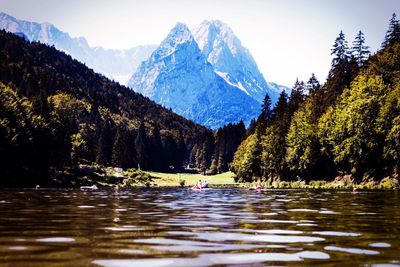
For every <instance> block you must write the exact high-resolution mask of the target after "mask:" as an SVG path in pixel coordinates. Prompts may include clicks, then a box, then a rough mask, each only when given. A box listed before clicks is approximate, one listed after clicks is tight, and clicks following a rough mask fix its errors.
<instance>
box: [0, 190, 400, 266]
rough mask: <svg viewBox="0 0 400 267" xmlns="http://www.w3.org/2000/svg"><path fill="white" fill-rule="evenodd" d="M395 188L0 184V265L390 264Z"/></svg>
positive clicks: (398, 246) (396, 219)
mask: <svg viewBox="0 0 400 267" xmlns="http://www.w3.org/2000/svg"><path fill="white" fill-rule="evenodd" d="M399 208H400V204H399V194H398V192H393V191H390V192H359V193H357V194H353V193H350V192H344V191H343V192H341V191H312V190H268V191H265V192H254V191H248V190H244V189H212V190H208V191H202V192H198V191H192V190H190V189H184V188H170V189H167V188H159V189H133V190H118V191H117V190H106V189H104V190H103V189H102V190H93V191H83V190H76V189H75V190H72V189H47V190H46V189H40V190H32V189H23V190H21V189H20V190H17V189H1V190H0V214H1V216H0V266H64V265H65V266H233V265H240V266H260V265H274V266H280V265H285V266H286V265H289V266H299V265H303V266H308V265H311V264H319V265H323V266H338V265H339V266H343V265H361V266H400V253H399V250H400V240H399V237H400V209H399Z"/></svg>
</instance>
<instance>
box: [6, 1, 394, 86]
mask: <svg viewBox="0 0 400 267" xmlns="http://www.w3.org/2000/svg"><path fill="white" fill-rule="evenodd" d="M0 11H1V12H5V13H8V14H9V15H12V16H14V17H16V18H18V19H23V20H29V21H35V22H40V23H41V22H50V23H52V24H54V25H55V26H56V27H57V28H59V29H60V30H62V31H65V32H68V33H69V34H70V35H71V36H73V37H78V36H83V37H85V38H86V39H87V41H88V43H89V45H91V46H102V47H104V48H130V47H134V46H137V45H143V44H159V43H161V41H162V40H163V39H164V38H165V37H166V36H167V35H168V33H169V31H170V30H171V29H172V28H173V27H174V25H175V24H176V23H177V22H183V23H185V24H186V25H187V26H188V27H189V28H190V29H193V28H195V27H197V26H198V25H199V24H200V23H201V22H202V21H203V20H206V19H207V20H209V19H219V20H221V21H223V22H225V23H227V24H228V25H229V26H230V27H231V28H232V30H233V32H234V33H235V34H236V36H237V37H238V38H239V39H240V40H241V42H242V45H244V46H245V47H247V48H248V49H249V50H250V52H251V54H252V55H253V57H254V59H255V60H256V62H257V65H258V67H259V69H260V71H261V72H262V73H263V75H264V77H265V79H266V80H267V81H270V82H275V83H278V84H281V85H286V86H289V87H291V86H292V85H293V84H294V82H295V80H296V79H297V78H298V79H299V80H304V81H307V80H308V79H309V77H310V76H311V73H315V74H316V76H317V78H318V79H319V80H320V81H321V82H324V81H325V80H326V77H327V75H328V72H329V68H330V65H331V60H332V57H331V55H330V52H331V48H332V45H333V42H334V40H335V39H336V37H337V36H338V34H339V32H340V31H341V30H343V32H344V34H345V36H346V39H347V40H348V42H349V45H351V43H352V41H353V39H354V37H355V35H356V34H357V32H358V31H359V30H361V31H363V32H364V34H365V37H366V44H367V45H369V46H370V50H371V51H372V52H376V51H377V50H378V49H379V48H380V45H381V43H382V41H383V39H384V36H385V32H386V30H387V28H388V23H389V19H390V17H391V15H392V13H393V12H395V13H396V14H398V18H399V17H400V0H145V1H143V0H141V1H139V0H68V1H64V0H63V1H61V0H34V1H33V0H0Z"/></svg>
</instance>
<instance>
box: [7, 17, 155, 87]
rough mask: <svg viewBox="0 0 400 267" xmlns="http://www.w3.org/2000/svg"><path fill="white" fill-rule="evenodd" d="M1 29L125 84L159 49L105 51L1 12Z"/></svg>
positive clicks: (39, 24) (82, 38)
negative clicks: (39, 44) (44, 45)
mask: <svg viewBox="0 0 400 267" xmlns="http://www.w3.org/2000/svg"><path fill="white" fill-rule="evenodd" d="M0 29H4V30H6V31H9V32H12V33H19V32H21V33H23V34H24V35H25V36H26V37H27V38H28V40H29V41H39V42H41V43H45V44H48V45H54V46H55V47H56V48H57V49H58V50H61V51H63V52H66V53H67V54H70V55H72V56H73V57H74V58H76V59H78V60H79V61H81V62H83V63H85V64H86V65H88V66H89V67H91V68H93V69H94V70H95V71H96V72H99V73H102V74H103V75H105V76H107V77H109V78H111V79H114V80H116V81H118V82H120V83H121V84H125V83H126V80H127V79H128V78H127V77H130V76H131V75H132V74H133V73H134V71H135V70H136V68H137V66H138V65H139V64H140V62H141V61H143V60H145V59H146V58H147V57H148V56H149V55H150V54H151V52H152V51H153V50H154V49H155V48H156V45H139V46H136V47H133V48H129V49H104V48H103V47H99V46H95V47H91V46H89V44H88V42H87V41H86V39H85V38H84V37H71V36H70V35H69V34H68V33H66V32H63V31H61V30H59V29H58V28H57V27H56V26H54V25H53V24H51V23H48V22H44V23H37V22H31V21H25V20H19V19H17V18H15V17H13V16H10V15H8V14H6V13H3V12H0Z"/></svg>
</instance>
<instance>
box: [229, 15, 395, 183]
mask: <svg viewBox="0 0 400 267" xmlns="http://www.w3.org/2000/svg"><path fill="white" fill-rule="evenodd" d="M368 50H369V49H368V46H366V45H365V38H364V35H363V33H362V32H361V31H360V32H359V33H358V35H357V36H356V38H355V40H354V42H353V43H352V47H351V48H349V47H348V43H347V41H346V39H345V35H344V34H343V32H340V34H339V36H338V38H337V39H336V40H335V42H334V46H333V48H332V55H333V60H332V68H331V70H330V72H329V75H328V78H327V81H326V82H325V83H324V84H323V85H320V83H319V82H318V81H317V80H316V79H315V77H314V75H312V77H311V78H310V80H309V81H308V82H306V83H304V82H300V81H296V83H295V85H294V87H293V90H292V92H291V95H290V97H288V96H287V95H286V94H285V93H284V92H283V93H282V94H281V95H280V98H279V100H278V102H277V104H276V105H275V107H273V108H272V107H271V104H270V101H269V99H268V97H266V100H265V101H264V105H263V111H262V113H261V115H260V117H259V118H258V120H257V122H256V123H255V125H253V131H252V132H250V135H249V136H248V137H247V138H246V139H245V140H244V141H243V142H242V143H241V145H240V146H239V148H238V150H237V152H236V153H235V157H234V160H233V163H232V164H231V169H232V171H234V172H235V173H236V175H237V180H238V181H254V180H257V179H261V180H264V181H274V180H285V181H295V180H299V179H301V180H304V181H309V180H311V179H313V180H332V179H333V178H335V177H337V176H343V175H351V177H352V178H353V179H354V180H355V181H357V182H361V181H362V180H368V179H371V178H374V179H377V180H379V179H382V178H383V177H386V176H394V177H398V173H399V170H400V24H399V21H398V20H397V19H396V15H395V14H393V17H392V18H391V20H390V25H389V30H388V31H387V33H386V37H385V40H384V42H383V44H382V49H381V50H380V51H378V52H377V53H376V54H375V55H373V56H370V52H369V51H368Z"/></svg>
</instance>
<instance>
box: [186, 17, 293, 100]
mask: <svg viewBox="0 0 400 267" xmlns="http://www.w3.org/2000/svg"><path fill="white" fill-rule="evenodd" d="M193 36H194V38H195V40H196V42H197V44H198V46H199V48H200V49H201V51H202V53H203V54H204V56H205V57H206V58H207V61H208V62H209V63H211V64H212V65H213V67H214V70H215V72H216V73H217V74H218V75H220V76H221V77H222V78H223V79H224V80H225V81H226V82H227V83H229V84H230V85H233V86H235V87H237V88H238V89H240V90H242V91H243V92H245V93H246V94H247V95H249V96H251V97H252V98H254V99H255V100H257V101H258V102H259V103H262V101H263V99H264V97H265V94H266V93H268V95H269V96H270V98H271V100H272V102H273V103H275V102H276V100H277V99H278V97H279V94H280V92H281V91H282V90H288V88H286V87H284V86H277V85H276V84H270V83H267V82H266V81H265V79H264V77H263V75H262V74H261V72H260V71H259V69H258V67H257V64H256V62H255V60H254V58H253V56H252V55H251V54H250V51H249V50H248V49H247V48H245V47H243V46H242V44H241V42H240V40H239V39H238V38H237V37H236V35H235V34H234V33H233V31H232V29H231V28H230V27H229V26H228V25H226V24H225V23H223V22H221V21H218V20H213V21H208V20H206V21H204V22H202V23H201V24H200V26H199V27H197V28H196V29H194V30H193Z"/></svg>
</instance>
